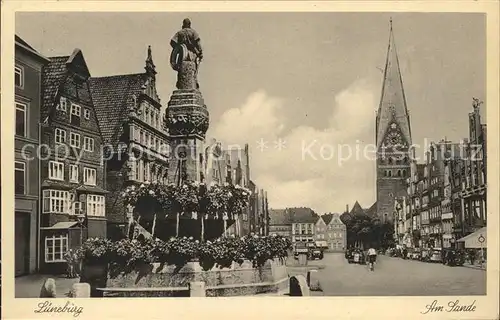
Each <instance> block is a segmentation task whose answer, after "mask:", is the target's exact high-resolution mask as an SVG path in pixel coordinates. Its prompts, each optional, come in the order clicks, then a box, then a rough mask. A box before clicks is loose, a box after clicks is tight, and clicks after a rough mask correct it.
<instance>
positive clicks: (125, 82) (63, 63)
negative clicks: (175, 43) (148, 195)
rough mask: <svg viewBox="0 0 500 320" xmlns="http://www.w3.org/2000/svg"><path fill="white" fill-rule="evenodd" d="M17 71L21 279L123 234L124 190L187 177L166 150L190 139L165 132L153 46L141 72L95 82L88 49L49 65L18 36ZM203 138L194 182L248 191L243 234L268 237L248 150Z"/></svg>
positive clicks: (59, 266)
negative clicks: (97, 240) (86, 244)
mask: <svg viewBox="0 0 500 320" xmlns="http://www.w3.org/2000/svg"><path fill="white" fill-rule="evenodd" d="M14 71H15V77H14V80H15V110H16V113H15V118H16V119H15V120H16V125H15V268H16V275H22V274H27V273H33V272H35V271H40V272H58V271H63V270H64V268H65V260H64V253H65V252H66V251H67V250H68V249H70V248H76V247H78V246H79V245H80V244H81V243H82V242H83V241H85V240H86V239H87V238H89V237H102V238H111V239H118V238H121V237H124V236H126V227H127V225H128V223H129V220H130V219H131V216H132V212H131V211H130V209H129V208H127V207H126V206H125V204H124V203H123V198H122V197H121V193H122V191H123V190H124V189H125V188H126V187H128V186H129V185H132V184H140V183H143V182H146V181H149V182H153V181H156V182H158V183H175V182H178V181H179V179H182V178H183V177H185V175H186V173H185V172H182V170H180V167H179V166H178V163H177V162H178V159H177V158H176V157H175V156H172V154H171V153H170V150H172V148H169V147H171V146H172V144H173V143H174V142H176V143H178V141H179V139H182V138H183V137H177V138H175V139H177V140H175V139H174V138H173V136H172V135H171V134H170V132H169V131H168V126H166V123H165V115H166V109H167V106H165V105H164V104H162V102H161V99H160V97H159V96H158V93H157V90H156V73H157V72H156V69H155V65H154V62H153V57H152V52H151V48H150V47H149V48H148V50H147V57H146V61H145V66H144V71H143V72H139V73H135V74H125V75H112V76H106V77H92V76H91V73H90V71H89V68H88V66H87V63H86V61H85V58H84V55H83V53H82V51H81V50H79V49H75V50H74V51H73V53H72V54H71V55H68V56H56V57H50V58H48V57H45V56H43V55H42V54H40V53H39V52H38V51H37V50H35V49H34V48H33V47H32V46H30V45H29V44H28V43H27V42H26V41H24V40H23V39H21V38H20V37H18V36H16V37H15V67H14ZM199 140H200V141H201V144H200V145H197V146H196V147H197V148H198V150H197V151H196V153H195V154H196V155H197V156H199V157H197V158H196V159H194V160H193V165H192V166H191V167H190V168H194V170H196V172H195V174H194V177H195V179H196V180H197V181H200V182H201V181H203V182H207V183H209V182H214V183H223V182H228V183H234V184H239V185H241V186H244V187H247V188H249V189H250V190H251V191H252V197H251V203H250V206H249V207H248V209H247V212H246V214H243V215H241V217H240V219H241V221H240V223H239V226H240V228H239V229H238V232H240V233H241V234H247V233H250V232H257V233H260V234H268V232H269V227H268V226H269V224H268V221H269V216H268V204H267V193H266V192H265V191H264V190H262V189H259V188H258V186H257V185H256V184H255V183H254V182H253V181H252V180H251V177H250V163H249V157H250V156H249V148H248V145H244V146H241V147H239V148H236V147H233V148H231V149H230V150H224V149H223V148H222V144H221V143H220V142H217V141H211V142H205V141H204V136H202V137H201V138H200V139H199ZM198 158H199V159H198ZM183 168H185V166H184V167H183ZM229 228H234V226H229ZM230 232H232V233H235V230H230Z"/></svg>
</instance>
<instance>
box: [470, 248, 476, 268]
mask: <svg viewBox="0 0 500 320" xmlns="http://www.w3.org/2000/svg"><path fill="white" fill-rule="evenodd" d="M469 260H470V264H471V265H472V266H473V265H474V262H475V261H476V250H474V249H470V250H469Z"/></svg>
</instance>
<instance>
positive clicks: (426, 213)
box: [394, 99, 487, 248]
mask: <svg viewBox="0 0 500 320" xmlns="http://www.w3.org/2000/svg"><path fill="white" fill-rule="evenodd" d="M481 104H482V103H481V102H480V101H479V100H477V99H474V100H473V110H472V112H470V113H469V137H468V139H464V140H463V141H461V142H459V143H456V142H452V141H448V140H446V139H443V140H441V141H440V142H438V143H432V144H431V145H430V147H429V150H428V151H427V152H426V158H425V162H424V163H417V162H416V161H413V162H412V163H411V175H410V177H408V179H407V181H406V182H407V190H406V191H407V196H405V197H399V198H398V199H396V201H395V206H394V217H395V238H396V241H397V242H399V244H401V245H403V244H404V245H406V246H408V247H415V246H417V247H418V246H420V247H439V248H441V247H444V248H446V247H454V246H457V247H463V246H465V247H469V248H480V247H486V221H487V201H486V200H487V197H486V189H487V188H486V186H487V184H486V182H487V174H486V172H487V171H486V168H487V153H486V149H487V148H486V124H484V123H482V121H481V116H480V106H481ZM480 238H482V241H481V240H480Z"/></svg>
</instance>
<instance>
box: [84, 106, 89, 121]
mask: <svg viewBox="0 0 500 320" xmlns="http://www.w3.org/2000/svg"><path fill="white" fill-rule="evenodd" d="M83 117H84V118H85V120H90V109H87V108H85V109H84V110H83Z"/></svg>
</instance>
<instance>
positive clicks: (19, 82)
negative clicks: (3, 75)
mask: <svg viewBox="0 0 500 320" xmlns="http://www.w3.org/2000/svg"><path fill="white" fill-rule="evenodd" d="M23 71H24V70H23V68H21V67H18V66H15V67H14V82H15V84H16V87H19V88H22V87H23V86H24V72H23Z"/></svg>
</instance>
